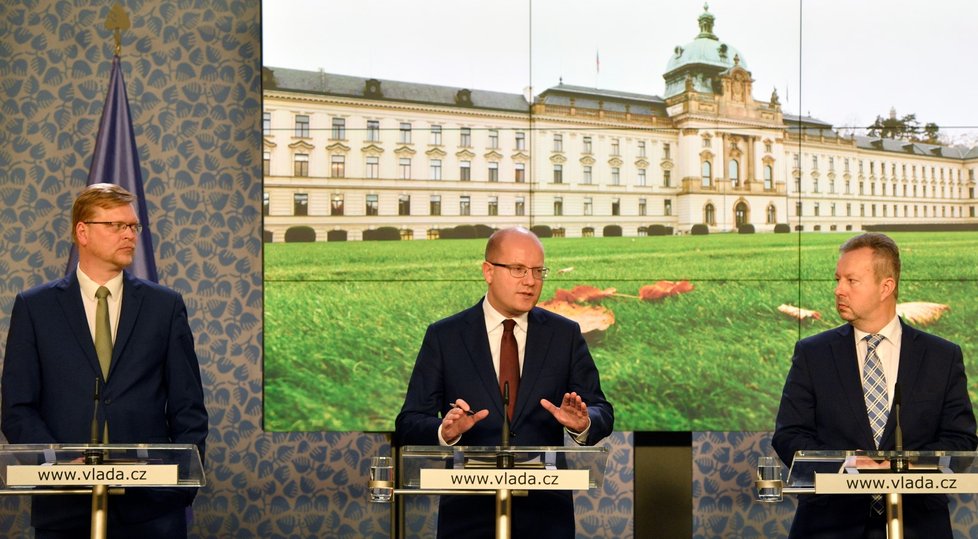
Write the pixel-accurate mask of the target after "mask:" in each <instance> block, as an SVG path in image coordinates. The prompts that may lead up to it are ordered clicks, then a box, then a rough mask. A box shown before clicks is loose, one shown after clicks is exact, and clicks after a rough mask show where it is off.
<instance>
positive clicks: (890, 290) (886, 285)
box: [880, 277, 896, 300]
mask: <svg viewBox="0 0 978 539" xmlns="http://www.w3.org/2000/svg"><path fill="white" fill-rule="evenodd" d="M880 289H881V290H880V299H881V300H884V299H886V298H888V297H890V296H892V295H893V294H895V293H896V280H895V279H894V278H893V277H883V282H881V283H880Z"/></svg>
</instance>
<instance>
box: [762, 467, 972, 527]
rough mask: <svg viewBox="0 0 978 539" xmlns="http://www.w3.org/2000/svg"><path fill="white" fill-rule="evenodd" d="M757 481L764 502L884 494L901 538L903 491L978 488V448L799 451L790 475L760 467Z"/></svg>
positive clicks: (952, 491) (951, 491)
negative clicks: (804, 496) (787, 496)
mask: <svg viewBox="0 0 978 539" xmlns="http://www.w3.org/2000/svg"><path fill="white" fill-rule="evenodd" d="M761 459H762V460H764V459H770V457H761ZM765 468H766V469H765ZM754 485H755V487H756V489H757V494H758V499H759V500H760V501H762V502H778V501H781V496H782V495H783V494H880V495H882V496H883V498H884V502H885V505H886V522H887V537H888V538H890V539H901V538H902V537H903V505H902V504H903V501H902V496H903V494H972V493H976V492H978V452H975V451H862V450H860V451H855V450H848V451H797V452H796V453H795V457H794V460H793V461H792V463H791V469H790V470H788V477H787V479H786V480H784V481H782V480H781V477H780V469H778V470H777V472H776V473H775V472H774V471H772V470H771V469H770V467H764V466H759V467H758V471H757V479H756V480H755V482H754Z"/></svg>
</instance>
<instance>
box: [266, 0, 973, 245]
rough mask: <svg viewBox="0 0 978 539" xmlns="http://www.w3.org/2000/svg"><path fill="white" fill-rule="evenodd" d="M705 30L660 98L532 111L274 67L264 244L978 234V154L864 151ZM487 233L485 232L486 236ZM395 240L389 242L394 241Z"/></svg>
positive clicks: (552, 104) (270, 70)
mask: <svg viewBox="0 0 978 539" xmlns="http://www.w3.org/2000/svg"><path fill="white" fill-rule="evenodd" d="M713 22H714V19H713V16H712V15H711V14H710V13H709V12H706V11H704V13H703V14H702V15H701V16H700V17H699V26H700V33H699V35H697V36H696V38H695V39H694V40H693V41H692V42H690V43H688V44H686V45H684V46H679V47H676V48H675V50H674V51H673V53H672V55H671V56H670V58H669V62H668V65H667V68H666V73H665V74H664V75H663V76H664V78H665V82H666V91H665V95H664V97H658V96H652V95H641V94H633V93H626V92H616V91H609V90H601V89H595V88H584V87H579V86H572V85H565V84H563V82H561V83H560V84H559V85H557V86H555V87H552V88H549V89H547V90H545V91H544V92H542V93H541V94H539V95H537V96H535V97H534V96H529V95H528V96H524V95H522V94H508V93H500V92H490V91H482V90H470V89H461V88H450V87H444V86H433V85H427V84H420V83H407V82H397V81H388V80H377V79H363V78H357V77H351V76H343V75H334V74H329V73H324V72H321V71H318V72H315V71H298V70H292V69H282V68H274V67H266V68H264V72H263V88H264V90H263V94H264V95H263V97H264V106H263V145H264V153H263V155H264V162H263V165H264V215H265V217H264V240H265V241H266V242H270V241H275V242H280V241H338V240H360V239H372V238H375V239H381V238H386V239H396V238H398V237H399V238H400V239H434V238H438V237H448V236H449V234H450V232H451V231H452V230H459V228H458V227H460V226H464V225H470V226H471V225H475V226H478V225H483V226H484V227H491V228H500V227H505V226H511V225H517V224H519V225H524V226H531V227H538V228H537V229H536V230H541V229H542V230H548V233H550V234H552V235H554V236H566V237H580V236H617V235H624V236H640V235H647V234H663V233H666V234H668V233H676V234H682V233H689V232H690V231H691V229H692V228H693V226H694V225H706V227H707V229H708V230H710V231H712V232H724V231H735V230H738V229H739V228H740V227H741V226H742V225H752V226H753V228H754V229H755V230H756V231H758V232H770V231H773V230H774V229H775V226H776V225H778V224H782V227H781V229H784V225H787V227H788V228H789V229H791V230H805V231H836V230H862V229H863V228H864V227H873V226H894V225H896V226H916V227H919V228H928V227H930V228H945V229H948V228H950V229H953V228H956V227H958V228H964V227H975V226H978V217H976V207H978V201H976V199H975V176H976V174H978V173H976V169H978V148H971V149H969V148H962V147H948V146H940V145H929V144H921V143H908V142H904V141H898V140H891V139H880V138H870V137H860V136H850V137H844V136H840V135H839V134H838V133H837V132H836V131H834V130H833V128H832V126H831V125H830V124H828V123H825V122H821V121H818V120H815V119H812V118H806V117H796V116H791V115H788V114H784V113H783V112H782V110H781V106H780V103H779V101H778V96H777V94H776V93H773V94H772V95H771V97H770V99H769V100H767V101H759V100H756V99H754V97H753V92H752V82H753V80H752V78H751V72H750V71H749V70H748V67H747V64H746V62H745V60H744V57H743V56H742V55H741V54H740V53H739V52H738V51H737V50H736V49H735V48H734V47H732V46H730V45H728V44H726V43H723V42H722V41H720V40H719V39H718V38H717V36H716V35H715V34H714V33H713ZM483 230H485V229H483ZM395 231H396V232H395Z"/></svg>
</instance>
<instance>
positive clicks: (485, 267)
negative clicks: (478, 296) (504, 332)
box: [482, 260, 495, 284]
mask: <svg viewBox="0 0 978 539" xmlns="http://www.w3.org/2000/svg"><path fill="white" fill-rule="evenodd" d="M493 268H495V266H493V265H492V264H490V263H489V262H486V261H485V260H483V261H482V278H483V279H485V280H486V283H488V284H492V275H493V271H492V270H493Z"/></svg>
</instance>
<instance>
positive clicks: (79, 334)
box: [57, 271, 102, 376]
mask: <svg viewBox="0 0 978 539" xmlns="http://www.w3.org/2000/svg"><path fill="white" fill-rule="evenodd" d="M57 287H58V289H59V290H60V291H61V294H59V296H58V302H59V303H60V304H61V309H62V310H63V311H64V314H65V320H67V321H68V327H69V328H70V329H71V334H72V335H74V337H75V341H77V342H78V347H79V348H80V349H81V351H82V354H83V355H84V356H85V361H87V362H88V365H89V366H90V367H91V368H92V370H93V371H94V372H96V373H98V375H99V376H101V374H102V367H100V366H99V363H98V355H97V354H96V353H95V341H94V340H93V339H92V330H91V329H90V328H89V327H88V317H87V316H86V315H85V305H84V304H83V303H82V297H81V287H80V286H79V285H78V276H77V275H76V274H75V272H74V271H73V272H71V273H70V274H69V275H68V276H67V277H65V278H64V280H62V281H61V282H60V283H58V285H57Z"/></svg>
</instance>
